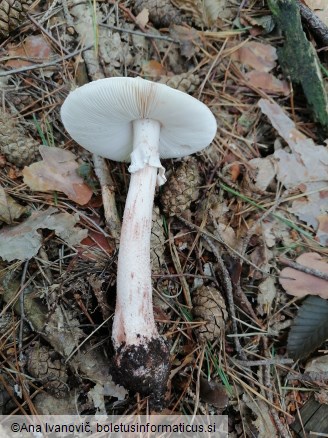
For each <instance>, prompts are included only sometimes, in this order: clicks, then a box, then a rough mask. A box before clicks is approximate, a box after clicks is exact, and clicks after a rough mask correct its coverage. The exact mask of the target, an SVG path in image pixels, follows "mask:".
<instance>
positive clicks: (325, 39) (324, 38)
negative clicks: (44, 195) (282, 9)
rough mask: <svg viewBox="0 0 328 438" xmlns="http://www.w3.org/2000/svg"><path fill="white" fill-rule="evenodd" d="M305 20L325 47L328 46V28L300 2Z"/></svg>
mask: <svg viewBox="0 0 328 438" xmlns="http://www.w3.org/2000/svg"><path fill="white" fill-rule="evenodd" d="M298 5H299V7H300V12H301V16H302V18H303V20H305V21H306V24H307V25H308V27H309V28H310V30H311V32H312V33H313V34H314V35H315V36H316V37H317V38H318V39H319V40H320V41H321V43H322V45H323V46H328V27H327V26H326V25H325V23H323V22H322V21H321V20H320V18H319V17H318V16H317V15H316V14H315V13H314V12H313V11H312V10H311V9H310V8H308V7H307V6H305V5H304V4H302V3H301V2H300V1H298Z"/></svg>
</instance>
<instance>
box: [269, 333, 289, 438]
mask: <svg viewBox="0 0 328 438" xmlns="http://www.w3.org/2000/svg"><path fill="white" fill-rule="evenodd" d="M263 343H264V349H265V354H267V351H268V342H267V339H263ZM264 385H265V387H266V388H267V389H268V390H267V391H265V392H266V394H267V398H268V400H269V402H270V404H269V410H270V414H271V415H272V417H273V421H274V423H275V425H276V428H277V429H278V431H279V434H280V435H279V436H281V437H282V438H290V435H289V433H288V431H287V430H286V428H285V426H284V425H283V424H282V422H281V420H280V418H279V415H278V413H277V411H276V409H274V408H273V407H272V406H273V405H274V404H275V403H274V401H273V393H272V389H271V387H272V385H271V379H270V365H265V366H264Z"/></svg>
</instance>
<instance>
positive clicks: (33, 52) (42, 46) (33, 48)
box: [6, 35, 54, 68]
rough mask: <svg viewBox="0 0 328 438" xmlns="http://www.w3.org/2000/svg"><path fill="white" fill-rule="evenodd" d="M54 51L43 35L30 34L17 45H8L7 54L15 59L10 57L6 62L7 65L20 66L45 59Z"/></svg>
mask: <svg viewBox="0 0 328 438" xmlns="http://www.w3.org/2000/svg"><path fill="white" fill-rule="evenodd" d="M53 54H54V53H53V52H52V49H51V46H50V44H49V43H48V41H47V40H46V39H45V38H44V36H43V35H30V36H28V37H26V38H25V39H24V41H23V42H22V43H20V44H18V45H17V46H14V45H10V46H9V48H8V56H9V57H12V58H16V59H10V60H9V61H7V62H6V66H7V67H11V68H20V67H26V66H29V65H33V64H35V62H37V63H40V62H44V61H47V60H49V59H50V58H51V56H52V55H53Z"/></svg>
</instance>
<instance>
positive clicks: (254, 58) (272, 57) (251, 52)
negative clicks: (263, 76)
mask: <svg viewBox="0 0 328 438" xmlns="http://www.w3.org/2000/svg"><path fill="white" fill-rule="evenodd" d="M232 59H234V60H235V61H238V62H240V63H241V64H246V65H248V66H250V67H252V68H254V69H255V70H257V71H258V72H269V71H270V70H272V69H273V68H274V67H275V66H276V60H277V59H278V56H277V51H276V49H275V48H274V47H273V46H270V45H269V44H262V43H257V42H255V41H248V42H247V43H245V44H244V45H243V46H242V47H240V48H239V49H238V50H236V51H235V52H233V53H232Z"/></svg>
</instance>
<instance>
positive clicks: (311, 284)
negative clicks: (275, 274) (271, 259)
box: [279, 252, 328, 299]
mask: <svg viewBox="0 0 328 438" xmlns="http://www.w3.org/2000/svg"><path fill="white" fill-rule="evenodd" d="M296 262H297V263H299V264H301V265H303V266H306V267H308V268H312V269H317V270H318V271H321V272H323V273H325V274H328V263H326V262H325V261H324V260H323V258H322V257H321V256H320V254H318V253H316V252H309V253H305V254H302V255H301V256H299V257H298V258H297V259H296ZM279 282H280V284H281V285H282V287H283V288H284V289H285V291H286V292H287V293H289V294H291V295H294V296H295V297H304V296H305V295H319V296H320V297H322V298H326V299H328V282H327V281H326V280H323V279H321V278H318V277H315V276H314V275H311V274H306V273H305V272H301V271H298V270H296V269H293V268H284V269H283V270H282V271H281V272H280V275H279Z"/></svg>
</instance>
